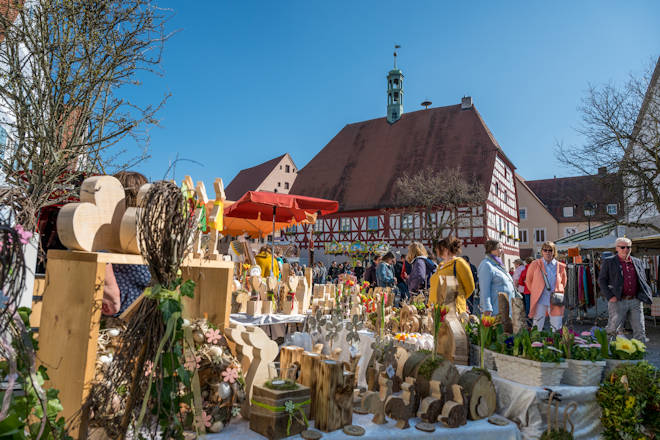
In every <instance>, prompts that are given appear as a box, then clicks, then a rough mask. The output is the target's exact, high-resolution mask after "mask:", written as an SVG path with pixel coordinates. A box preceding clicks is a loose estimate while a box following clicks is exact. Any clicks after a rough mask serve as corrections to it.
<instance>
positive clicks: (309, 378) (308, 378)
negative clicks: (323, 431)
mask: <svg viewBox="0 0 660 440" xmlns="http://www.w3.org/2000/svg"><path fill="white" fill-rule="evenodd" d="M320 361H321V355H319V354H318V353H310V352H308V351H306V352H304V353H303V354H302V364H301V366H300V376H299V377H298V382H299V383H300V384H302V385H305V386H306V387H307V388H309V389H310V391H311V394H312V398H311V399H312V404H311V405H310V410H311V414H312V415H311V417H312V419H315V418H316V417H315V416H316V413H315V409H316V405H315V401H314V400H315V399H314V396H315V395H316V375H315V374H314V370H315V364H316V363H317V362H320Z"/></svg>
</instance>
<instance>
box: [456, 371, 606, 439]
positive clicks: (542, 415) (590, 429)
mask: <svg viewBox="0 0 660 440" xmlns="http://www.w3.org/2000/svg"><path fill="white" fill-rule="evenodd" d="M457 368H458V370H459V371H460V372H463V371H465V370H466V369H469V368H472V367H464V366H460V365H458V366H457ZM491 374H492V376H493V384H494V385H495V390H496V392H497V413H498V414H500V415H502V416H504V417H506V418H507V419H509V420H513V421H514V422H516V423H517V424H518V425H519V427H520V431H521V432H522V436H523V439H537V438H539V437H540V436H541V434H542V433H543V431H545V430H546V429H547V427H548V417H547V416H548V397H549V394H548V391H547V390H545V389H544V388H543V387H532V386H529V385H523V384H520V383H517V382H513V381H510V380H507V379H503V378H501V377H500V376H498V375H497V373H496V372H494V371H491ZM550 388H552V390H553V391H554V392H556V393H559V394H561V397H560V398H561V402H560V403H559V420H560V425H561V424H563V420H564V408H566V405H568V404H569V403H570V402H575V403H577V410H576V411H575V412H574V413H573V415H572V416H571V420H572V422H573V424H574V425H575V431H574V433H573V435H574V437H575V439H576V440H590V439H599V438H600V433H601V432H602V429H603V427H602V425H601V424H600V406H599V405H598V402H597V401H596V392H597V391H598V387H574V386H570V385H559V386H554V387H550ZM567 428H568V429H569V430H570V427H568V426H567Z"/></svg>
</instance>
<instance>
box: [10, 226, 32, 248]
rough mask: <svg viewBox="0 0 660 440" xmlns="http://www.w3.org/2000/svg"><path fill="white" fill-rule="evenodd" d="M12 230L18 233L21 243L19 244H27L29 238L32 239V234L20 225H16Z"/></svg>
mask: <svg viewBox="0 0 660 440" xmlns="http://www.w3.org/2000/svg"><path fill="white" fill-rule="evenodd" d="M14 229H15V230H16V232H18V235H19V240H20V241H21V243H22V244H28V243H29V241H30V238H32V232H30V231H26V230H25V229H23V226H22V225H16V227H15V228H14Z"/></svg>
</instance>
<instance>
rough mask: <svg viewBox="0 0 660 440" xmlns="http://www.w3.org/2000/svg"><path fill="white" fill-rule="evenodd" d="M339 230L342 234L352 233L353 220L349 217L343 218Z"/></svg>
mask: <svg viewBox="0 0 660 440" xmlns="http://www.w3.org/2000/svg"><path fill="white" fill-rule="evenodd" d="M339 228H340V229H341V232H351V219H350V218H348V217H344V218H342V219H341V224H340V226H339Z"/></svg>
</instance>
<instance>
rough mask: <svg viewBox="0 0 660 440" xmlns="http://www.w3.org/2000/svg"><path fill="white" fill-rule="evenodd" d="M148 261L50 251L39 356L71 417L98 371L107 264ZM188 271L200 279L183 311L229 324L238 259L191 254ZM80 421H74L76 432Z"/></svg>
mask: <svg viewBox="0 0 660 440" xmlns="http://www.w3.org/2000/svg"><path fill="white" fill-rule="evenodd" d="M108 263H111V264H146V263H145V261H144V259H143V258H142V256H140V255H130V254H114V253H101V252H82V251H64V250H51V251H49V252H48V265H47V268H46V288H45V291H44V294H43V301H42V313H41V320H40V332H39V353H38V357H37V358H38V359H39V361H40V362H41V364H43V365H44V366H45V367H47V368H48V376H49V377H50V379H49V381H48V382H47V386H50V387H53V388H56V389H58V390H60V393H59V398H60V401H61V402H62V406H63V408H64V409H63V411H62V413H61V414H62V416H63V417H64V418H65V419H67V421H71V420H72V417H73V416H74V415H75V414H76V413H77V412H78V410H79V409H80V407H81V405H82V403H83V402H84V401H85V399H86V398H87V394H88V393H89V389H90V386H91V382H92V380H93V379H94V375H95V363H96V351H97V343H98V335H99V324H100V321H101V301H102V299H103V285H104V282H105V266H106V264H108ZM182 271H183V273H184V277H189V278H190V279H192V280H193V281H195V282H196V283H197V287H196V288H195V298H194V299H188V301H187V302H186V304H185V306H184V307H185V309H184V310H185V311H184V315H186V316H190V317H201V316H202V315H203V314H204V313H206V314H207V315H208V319H209V321H211V322H213V323H214V324H216V325H217V326H218V327H220V329H223V328H224V327H226V326H228V325H229V314H230V312H231V284H230V283H231V280H232V272H233V263H231V262H225V261H219V260H199V259H187V260H185V261H184V264H183V266H182ZM79 427H80V426H78V425H76V424H75V423H74V425H73V430H72V436H73V437H74V438H76V437H77V436H78V429H79Z"/></svg>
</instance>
